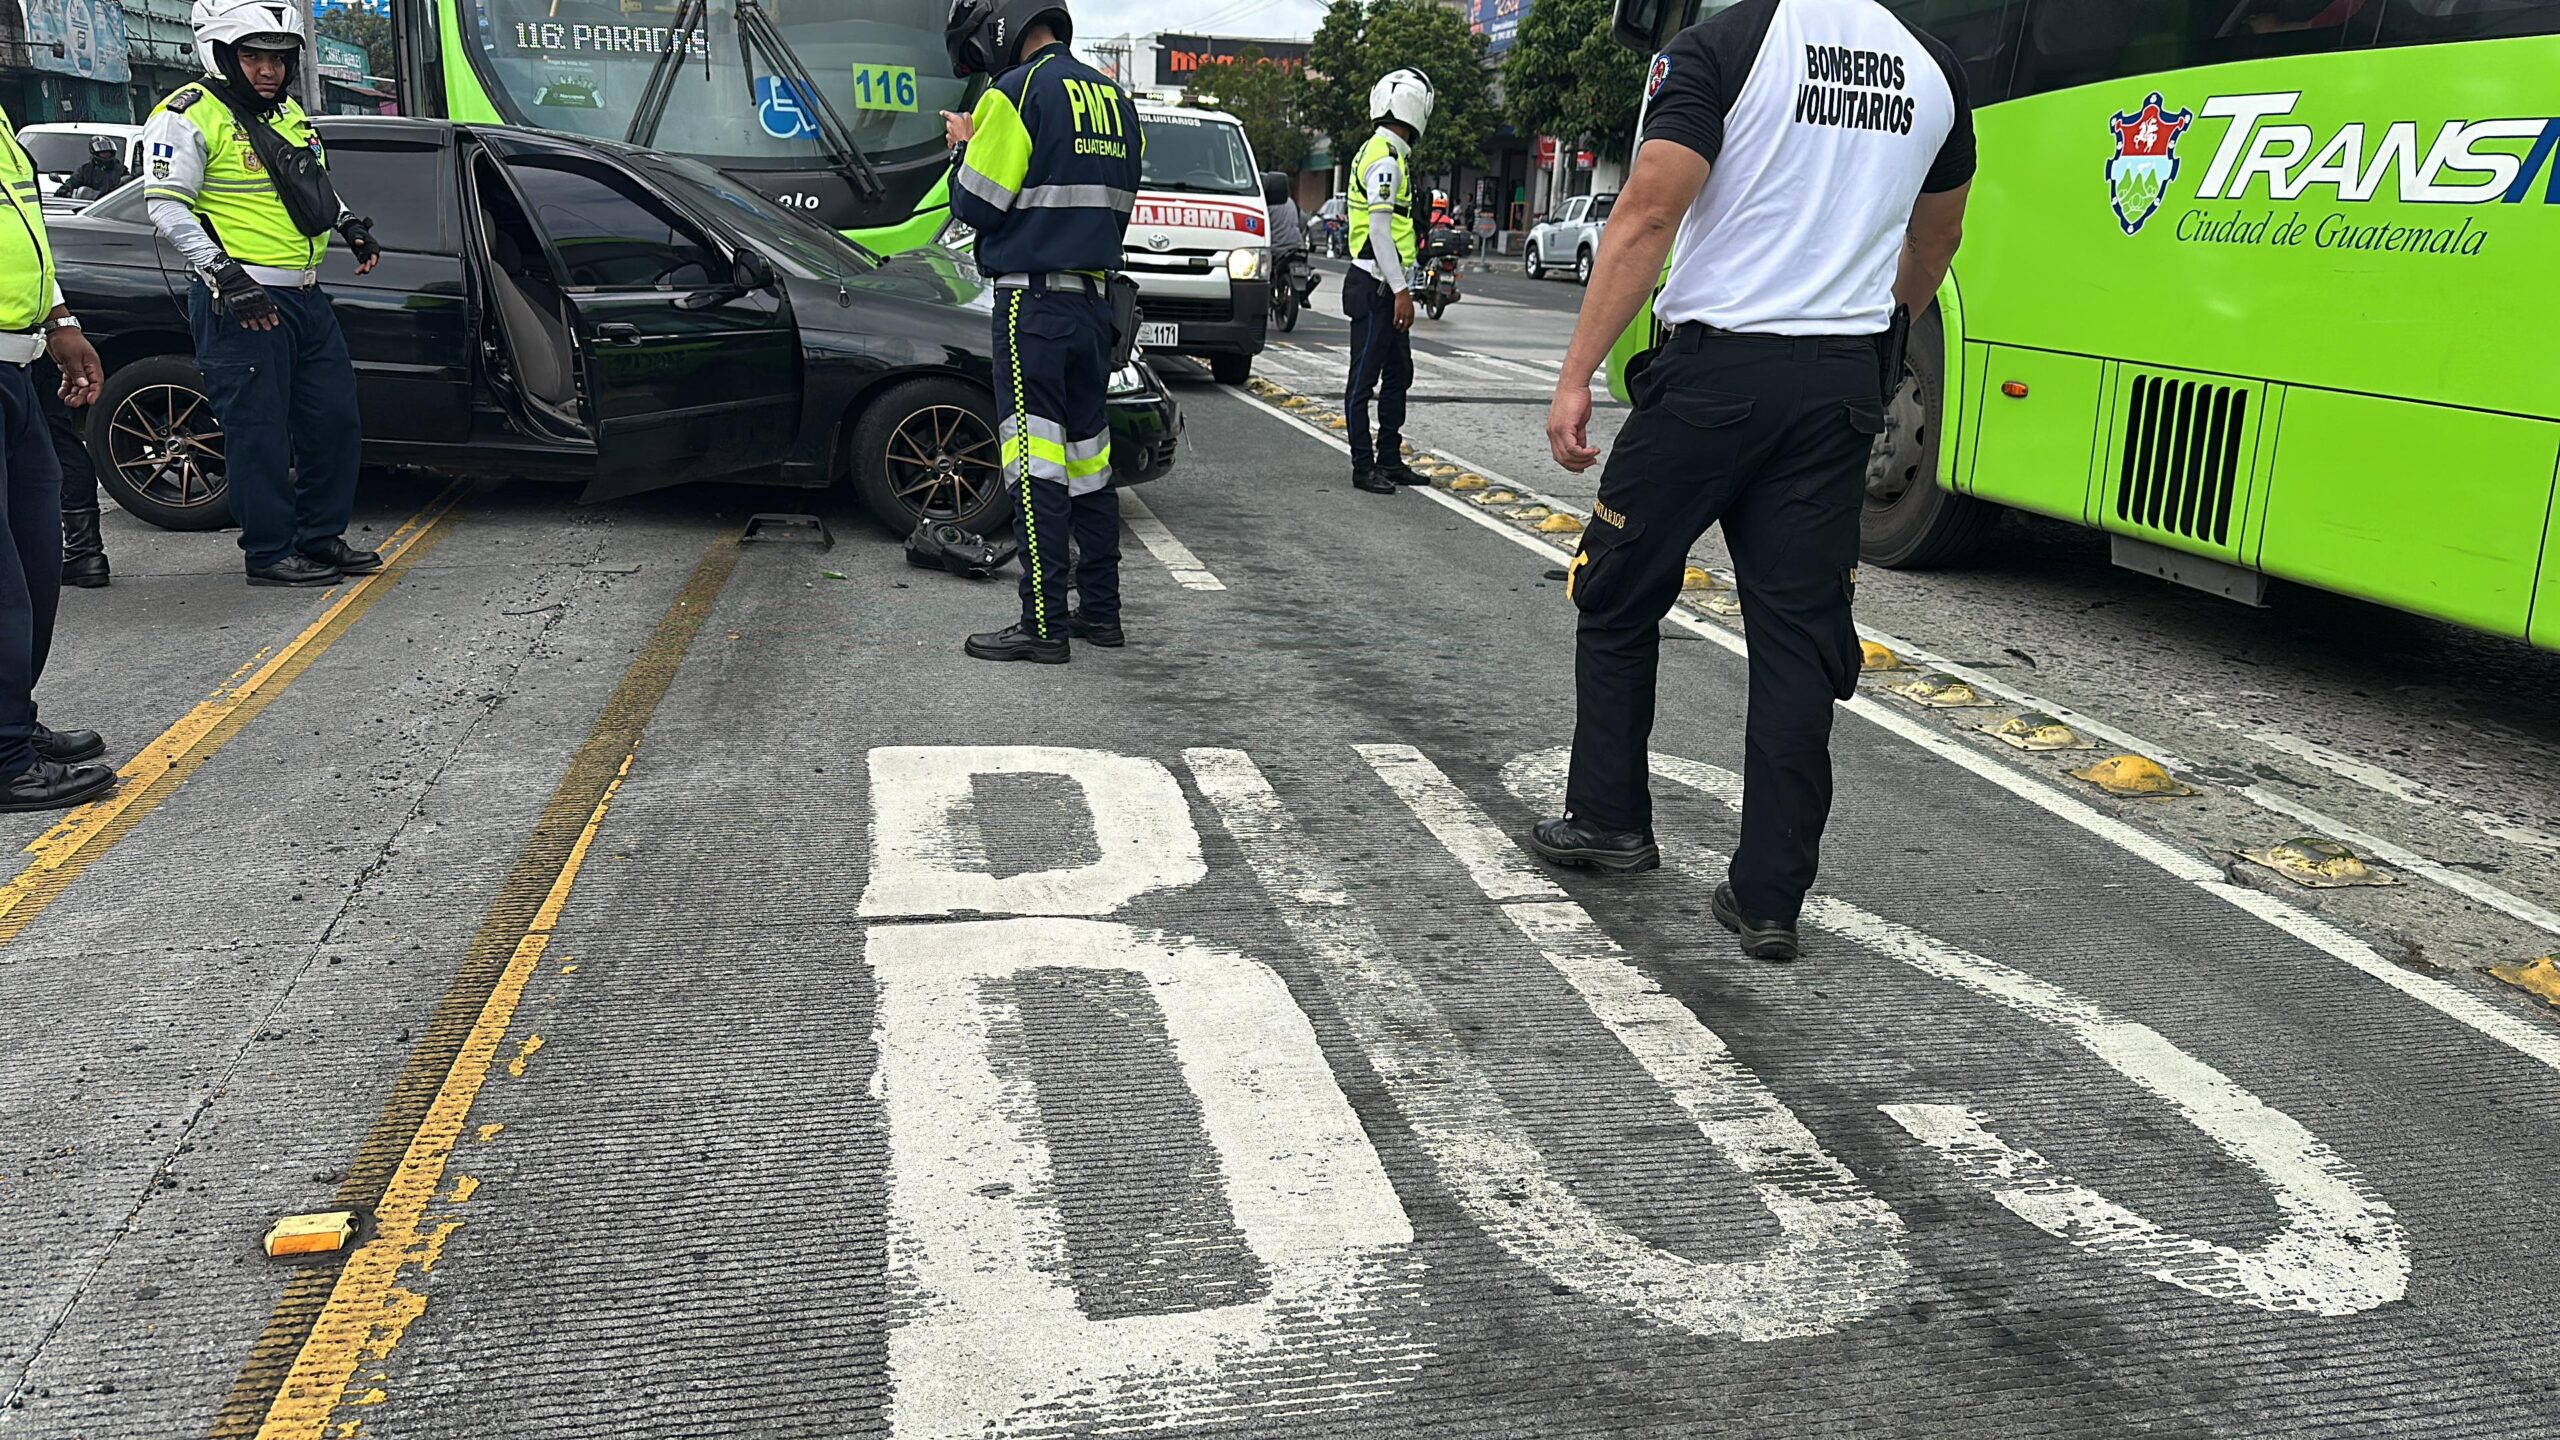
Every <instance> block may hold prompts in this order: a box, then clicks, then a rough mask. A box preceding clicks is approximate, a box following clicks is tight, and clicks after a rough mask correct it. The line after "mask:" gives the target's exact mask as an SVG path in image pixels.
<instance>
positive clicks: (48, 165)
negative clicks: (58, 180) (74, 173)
mask: <svg viewBox="0 0 2560 1440" xmlns="http://www.w3.org/2000/svg"><path fill="white" fill-rule="evenodd" d="M96 138H97V137H95V136H91V135H75V134H72V133H71V132H69V131H65V130H39V131H36V132H34V133H33V134H21V135H19V136H18V143H19V144H21V145H24V146H25V147H27V158H28V159H30V160H33V161H35V162H36V173H37V174H39V175H59V174H62V173H64V172H66V171H71V170H77V169H79V168H80V167H81V166H83V165H86V164H88V163H89V144H90V142H91V141H92V140H94V139H96Z"/></svg>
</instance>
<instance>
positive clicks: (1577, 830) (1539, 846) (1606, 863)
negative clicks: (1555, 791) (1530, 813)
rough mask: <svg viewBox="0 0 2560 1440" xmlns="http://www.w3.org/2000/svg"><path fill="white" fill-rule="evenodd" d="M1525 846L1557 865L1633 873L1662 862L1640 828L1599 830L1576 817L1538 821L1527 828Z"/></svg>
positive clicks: (1659, 852) (1649, 838)
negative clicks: (1527, 833)
mask: <svg viewBox="0 0 2560 1440" xmlns="http://www.w3.org/2000/svg"><path fill="white" fill-rule="evenodd" d="M1529 848H1530V849H1532V850H1535V851H1537V852H1538V853H1539V854H1541V855H1543V856H1545V857H1546V858H1548V859H1549V860H1552V861H1554V862H1555V863H1557V864H1558V865H1569V866H1572V867H1574V868H1576V869H1580V868H1582V867H1584V866H1592V867H1595V868H1597V869H1601V870H1615V871H1618V872H1619V873H1621V874H1634V873H1636V872H1638V871H1644V870H1652V869H1655V868H1657V867H1659V866H1660V865H1661V864H1662V852H1661V851H1660V850H1658V849H1656V848H1654V843H1653V837H1652V836H1651V835H1648V834H1646V833H1645V832H1644V831H1642V830H1602V829H1600V828H1598V827H1597V826H1592V825H1586V824H1584V823H1582V822H1581V821H1579V820H1575V819H1572V818H1569V817H1568V818H1566V819H1562V820H1541V821H1539V822H1538V823H1537V824H1536V825H1534V826H1532V827H1530V830H1529Z"/></svg>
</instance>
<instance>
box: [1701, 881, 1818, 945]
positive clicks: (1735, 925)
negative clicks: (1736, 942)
mask: <svg viewBox="0 0 2560 1440" xmlns="http://www.w3.org/2000/svg"><path fill="white" fill-rule="evenodd" d="M1715 912H1716V923H1717V924H1719V925H1722V926H1723V927H1724V928H1726V929H1727V930H1730V931H1732V932H1733V933H1734V934H1736V935H1739V936H1741V937H1742V953H1743V954H1745V955H1748V956H1750V957H1751V958H1752V959H1754V960H1771V961H1775V962H1776V963H1778V964H1780V965H1785V964H1789V963H1791V962H1793V961H1795V960H1797V959H1799V958H1801V957H1802V956H1803V955H1804V947H1803V946H1801V945H1799V944H1798V943H1797V942H1796V927H1794V926H1793V925H1763V924H1761V923H1760V922H1759V921H1757V920H1751V919H1746V918H1745V917H1744V916H1743V913H1742V902H1740V901H1738V900H1736V899H1734V898H1733V885H1732V883H1731V882H1730V881H1728V882H1726V883H1725V884H1722V885H1718V886H1717V887H1716V898H1715Z"/></svg>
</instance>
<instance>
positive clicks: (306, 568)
mask: <svg viewBox="0 0 2560 1440" xmlns="http://www.w3.org/2000/svg"><path fill="white" fill-rule="evenodd" d="M249 583H250V584H252V585H335V584H337V583H338V567H337V566H335V565H328V564H324V563H322V562H320V561H318V560H314V559H312V558H311V557H310V556H308V555H287V556H286V557H284V558H283V559H281V560H279V561H277V562H276V563H274V564H273V565H252V566H250V567H249Z"/></svg>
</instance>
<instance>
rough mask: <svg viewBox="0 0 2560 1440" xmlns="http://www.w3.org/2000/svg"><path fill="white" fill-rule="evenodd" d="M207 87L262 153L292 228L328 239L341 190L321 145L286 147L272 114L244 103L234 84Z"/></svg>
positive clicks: (339, 207) (269, 111)
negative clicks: (270, 121) (331, 179)
mask: <svg viewBox="0 0 2560 1440" xmlns="http://www.w3.org/2000/svg"><path fill="white" fill-rule="evenodd" d="M205 88H206V89H208V90H211V91H212V92H213V93H214V94H215V95H217V96H219V97H220V98H221V100H222V103H223V105H224V107H225V108H227V109H229V110H230V112H231V118H233V119H234V120H237V121H239V122H240V130H241V133H242V134H245V135H247V136H248V137H249V148H250V149H251V150H253V151H256V152H257V156H258V163H259V164H260V165H261V166H264V167H265V169H266V172H267V178H268V179H269V180H271V181H273V182H275V187H276V198H277V199H279V200H282V201H283V202H284V213H285V215H286V216H287V218H289V219H291V220H292V221H293V228H294V229H296V230H299V231H301V232H302V233H303V234H305V235H326V234H328V233H329V231H330V230H331V229H333V228H335V227H336V225H337V223H338V212H339V211H340V209H342V208H343V207H341V206H340V205H339V204H338V187H336V186H335V185H332V184H330V183H329V171H328V168H327V167H326V166H324V165H323V164H322V163H321V161H320V150H319V147H318V146H317V145H316V144H314V145H311V146H308V147H306V146H301V145H293V144H288V143H286V141H285V138H284V136H283V135H281V134H279V133H277V131H276V127H274V126H273V125H270V124H268V123H267V118H268V116H269V114H271V113H272V110H271V109H266V110H262V109H260V108H258V107H257V106H255V105H252V104H251V103H250V102H248V101H245V100H242V99H241V98H240V97H239V96H238V95H236V94H234V93H233V92H232V89H231V87H230V86H229V85H226V84H221V83H217V82H212V81H208V82H206V84H205Z"/></svg>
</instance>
